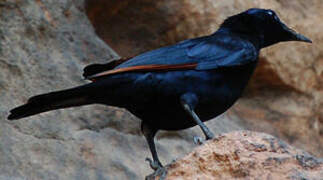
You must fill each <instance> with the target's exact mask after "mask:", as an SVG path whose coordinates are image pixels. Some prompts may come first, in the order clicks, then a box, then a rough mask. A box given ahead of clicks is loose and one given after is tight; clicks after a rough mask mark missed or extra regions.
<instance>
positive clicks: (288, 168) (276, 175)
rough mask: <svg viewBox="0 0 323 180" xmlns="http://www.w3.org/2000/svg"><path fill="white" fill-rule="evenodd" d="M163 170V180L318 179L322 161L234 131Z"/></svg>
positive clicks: (261, 136)
mask: <svg viewBox="0 0 323 180" xmlns="http://www.w3.org/2000/svg"><path fill="white" fill-rule="evenodd" d="M166 169H167V175H166V178H165V179H166V180H175V179H176V180H181V179H187V180H188V179H201V180H202V179H203V180H213V179H273V180H274V179H280V180H283V179H320V178H321V177H323V159H318V158H315V157H313V156H310V155H309V154H307V153H304V152H303V151H301V150H298V149H295V148H293V147H291V146H289V145H287V144H285V143H284V142H283V141H281V140H278V139H276V138H274V137H273V136H270V135H267V134H263V133H256V132H249V131H237V132H232V133H228V134H224V135H221V136H219V138H218V140H211V141H209V142H207V143H205V144H204V145H202V146H200V147H197V148H196V149H195V150H194V151H193V152H191V153H190V154H188V155H187V156H185V157H184V158H182V159H180V160H177V161H176V162H173V163H172V164H170V165H168V166H167V167H166ZM147 179H159V177H158V176H157V177H153V175H151V176H149V177H147Z"/></svg>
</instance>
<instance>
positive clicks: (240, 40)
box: [8, 9, 311, 170]
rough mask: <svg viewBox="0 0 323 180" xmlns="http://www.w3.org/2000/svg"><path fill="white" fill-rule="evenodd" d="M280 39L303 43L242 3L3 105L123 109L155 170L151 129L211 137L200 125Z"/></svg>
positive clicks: (23, 111)
mask: <svg viewBox="0 0 323 180" xmlns="http://www.w3.org/2000/svg"><path fill="white" fill-rule="evenodd" d="M283 41H303V42H311V40H309V39H308V38H306V37H305V36H303V35H301V34H298V33H296V32H295V31H293V30H292V29H290V28H288V27H287V26H286V25H285V24H284V23H282V22H281V21H280V19H279V18H278V16H277V15H276V13H275V12H274V11H272V10H266V9H249V10H247V11H245V12H242V13H240V14H237V15H234V16H231V17H229V18H227V19H226V20H225V21H224V22H223V24H222V25H221V26H220V28H219V29H218V30H217V31H216V32H215V33H213V34H211V35H209V36H205V37H199V38H195V39H189V40H185V41H182V42H179V43H177V44H175V45H172V46H167V47H163V48H160V49H157V50H153V51H149V52H146V53H143V54H141V55H139V56H136V57H134V58H129V59H121V60H118V61H113V62H110V63H107V64H93V65H89V66H87V67H85V69H84V74H83V75H84V77H85V78H87V79H89V80H92V82H91V83H88V84H86V85H83V86H79V87H75V88H72V89H67V90H62V91H56V92H51V93H48V94H42V95H38V96H35V97H32V98H30V99H29V100H28V102H27V103H26V104H24V105H22V106H19V107H17V108H15V109H13V110H11V111H10V112H11V114H10V115H9V117H8V119H10V120H15V119H20V118H24V117H27V116H31V115H35V114H38V113H42V112H46V111H50V110H55V109H60V108H68V107H73V106H81V105H87V104H95V103H98V104H105V105H109V106H117V107H123V108H126V109H127V110H129V111H130V112H131V113H133V114H134V115H136V116H137V117H138V118H140V119H141V120H142V124H141V130H142V132H143V134H144V136H145V137H146V139H147V142H148V145H149V148H150V151H151V153H152V157H153V161H150V165H151V167H152V168H153V169H155V170H156V169H158V168H160V167H161V166H162V165H161V163H160V161H159V159H158V156H157V152H156V149H155V144H154V137H155V134H156V133H157V131H158V130H170V131H172V130H181V129H186V128H190V127H193V126H196V125H199V126H200V127H201V129H202V131H203V133H204V134H205V136H206V139H211V138H213V137H214V135H213V133H212V132H211V131H210V130H209V129H208V128H207V127H206V126H205V125H204V123H203V122H204V121H207V120H210V119H212V118H214V117H216V116H218V115H220V114H222V113H223V112H225V111H226V110H227V109H228V108H230V107H231V106H232V105H233V104H234V102H235V101H236V100H237V99H238V98H239V97H240V96H241V94H242V91H243V90H244V88H245V87H246V84H247V82H248V80H249V79H250V77H251V75H252V73H253V71H254V69H255V67H256V65H257V62H258V55H259V51H260V49H262V48H265V47H268V46H270V45H273V44H276V43H279V42H283Z"/></svg>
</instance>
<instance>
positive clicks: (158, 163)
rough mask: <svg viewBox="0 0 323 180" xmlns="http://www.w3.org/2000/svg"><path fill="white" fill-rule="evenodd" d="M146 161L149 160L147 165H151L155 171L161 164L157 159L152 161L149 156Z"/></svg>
mask: <svg viewBox="0 0 323 180" xmlns="http://www.w3.org/2000/svg"><path fill="white" fill-rule="evenodd" d="M146 161H148V162H149V165H150V167H151V169H153V170H154V171H157V170H158V169H160V168H162V167H163V166H162V165H161V164H160V162H158V161H153V160H152V159H150V158H146Z"/></svg>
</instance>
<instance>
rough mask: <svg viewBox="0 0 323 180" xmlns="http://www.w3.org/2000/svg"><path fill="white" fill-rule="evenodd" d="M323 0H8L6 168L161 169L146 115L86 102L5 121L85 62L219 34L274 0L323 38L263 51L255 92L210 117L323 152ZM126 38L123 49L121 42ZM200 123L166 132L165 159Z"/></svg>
mask: <svg viewBox="0 0 323 180" xmlns="http://www.w3.org/2000/svg"><path fill="white" fill-rule="evenodd" d="M322 6H323V5H322V3H321V1H320V0H312V1H301V0H295V1H281V0H266V1H265V0H254V1H251V0H243V1H242V0H227V1H214V0H182V1H174V0H170V1H162V0H157V1H148V0H122V1H118V0H78V1H73V0H59V1H55V0H24V1H22V0H0V74H1V76H0V102H1V104H0V124H1V125H0V154H1V156H0V179H9V177H10V178H12V179H55V180H56V179H81V180H82V179H143V177H144V176H145V175H147V174H149V173H150V172H151V170H150V168H149V166H148V164H147V163H146V162H144V159H145V157H148V156H150V153H149V150H148V146H147V144H146V142H145V140H144V138H143V137H142V135H141V133H140V120H138V119H137V118H136V117H134V116H132V115H131V114H130V113H128V112H126V111H124V110H123V109H117V108H113V107H104V106H97V105H94V106H87V107H79V108H72V109H67V110H59V111H53V112H49V113H44V114H41V115H38V116H34V117H30V118H27V119H24V120H21V121H16V122H9V121H6V116H7V115H8V111H9V110H10V109H11V108H13V107H14V106H17V105H20V104H22V103H24V102H25V101H26V100H27V98H28V97H30V96H33V95H36V94H40V93H45V92H48V91H52V90H58V89H64V88H69V87H73V86H76V85H79V84H83V83H86V81H84V80H82V77H81V74H82V68H83V67H84V66H85V65H87V64H90V63H98V62H106V61H109V60H112V59H116V58H118V56H133V55H136V54H138V53H141V52H144V51H147V50H151V49H155V48H158V47H160V46H164V45H168V44H173V43H175V42H178V41H180V40H184V39H187V38H192V37H197V36H202V35H206V34H210V33H212V32H213V31H215V30H216V29H217V27H218V26H219V25H220V24H221V22H222V21H223V20H224V19H225V18H226V17H228V16H230V15H233V14H236V13H239V12H241V11H243V10H246V9H248V8H251V7H261V8H270V9H273V10H275V11H276V12H277V13H278V14H279V16H280V17H281V19H282V20H283V21H284V22H286V24H288V25H289V26H291V27H293V28H294V29H295V30H297V31H299V32H300V33H302V34H305V35H307V36H308V37H310V38H311V39H312V40H313V42H314V43H313V44H312V45H308V44H302V43H287V44H279V45H276V46H274V47H271V48H268V49H265V50H263V51H262V53H261V61H260V64H259V67H258V68H257V70H256V73H255V75H254V76H253V78H252V80H251V82H250V85H249V87H248V88H247V90H246V92H245V95H244V97H243V98H242V99H241V100H239V101H238V102H237V103H236V105H235V106H234V107H233V108H231V110H230V111H229V112H227V113H226V114H225V115H222V116H221V117H218V118H217V119H216V120H213V121H210V122H208V123H207V124H208V125H209V126H210V127H211V129H212V130H213V131H214V132H216V133H224V132H230V131H234V130H240V129H249V130H253V131H261V132H266V133H269V134H272V135H274V136H276V137H279V138H281V139H283V140H285V141H287V142H288V143H290V144H291V145H293V146H295V147H297V148H300V149H303V150H306V151H308V152H309V153H311V154H313V155H316V156H319V157H322V155H323V147H322V146H323V138H322V135H323V127H322V123H323V110H322V109H323V33H322V32H321V30H322V29H323V27H322V26H323V24H322V23H321V17H323V12H322V11H321V8H322ZM109 46H110V47H111V48H112V49H113V50H115V51H116V52H117V53H118V54H117V53H115V52H114V51H113V50H112V49H111V48H110V47H109ZM194 135H202V133H201V132H200V130H199V128H196V127H195V128H192V129H188V130H185V131H181V132H162V133H160V134H159V135H158V137H157V138H158V141H157V142H158V143H157V149H158V152H159V154H160V158H161V160H162V162H164V163H167V162H170V161H171V160H172V159H174V158H178V157H183V156H184V154H186V153H188V152H190V151H191V150H192V149H193V148H194V146H195V145H194V144H193V142H192V139H193V136H194Z"/></svg>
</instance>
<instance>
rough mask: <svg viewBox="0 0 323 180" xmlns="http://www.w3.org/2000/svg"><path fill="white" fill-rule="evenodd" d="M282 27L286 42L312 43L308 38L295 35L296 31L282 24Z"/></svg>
mask: <svg viewBox="0 0 323 180" xmlns="http://www.w3.org/2000/svg"><path fill="white" fill-rule="evenodd" d="M282 25H283V29H284V30H285V32H286V33H287V37H286V41H302V42H307V43H312V41H311V40H310V39H309V38H307V37H305V36H304V35H302V34H299V33H297V32H296V31H294V30H293V29H291V28H289V27H287V26H286V25H285V24H283V23H282Z"/></svg>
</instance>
